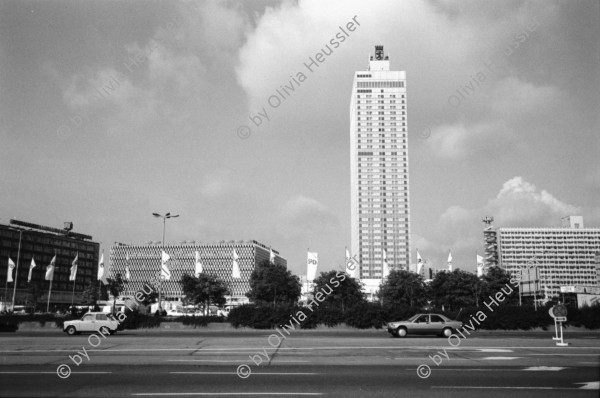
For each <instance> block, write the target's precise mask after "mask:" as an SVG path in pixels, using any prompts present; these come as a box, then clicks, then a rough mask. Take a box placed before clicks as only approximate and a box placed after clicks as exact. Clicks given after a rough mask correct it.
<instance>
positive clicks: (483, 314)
mask: <svg viewBox="0 0 600 398" xmlns="http://www.w3.org/2000/svg"><path fill="white" fill-rule="evenodd" d="M299 311H301V312H302V313H304V314H305V315H307V317H306V319H305V320H304V321H303V322H300V326H299V327H300V328H302V329H312V328H315V327H316V326H317V325H319V324H321V325H325V326H329V327H333V326H336V325H339V324H342V323H345V324H346V325H348V326H351V327H355V328H357V329H370V328H375V329H380V328H382V327H385V325H386V324H387V322H391V321H399V320H405V319H408V318H410V317H411V316H412V315H415V314H418V313H421V312H428V311H424V310H423V309H421V308H411V307H399V306H381V305H380V304H378V303H361V304H359V305H357V306H355V307H353V308H345V309H344V311H342V309H341V308H339V307H319V308H313V311H311V310H310V309H309V308H307V307H298V306H288V305H276V306H272V305H270V306H257V305H244V306H240V307H237V308H234V309H233V310H231V312H230V313H229V317H228V318H227V320H228V321H229V322H230V323H231V325H232V326H234V327H236V328H237V327H240V326H243V327H251V328H255V329H272V328H275V327H281V325H283V324H286V323H289V322H290V320H292V319H293V318H292V317H295V318H296V319H298V316H297V314H298V313H299ZM429 312H437V313H441V314H444V315H446V316H447V317H449V318H451V319H457V320H459V321H461V322H463V323H466V324H468V325H469V326H471V324H472V325H473V326H474V327H476V328H477V329H487V330H530V329H535V328H542V329H543V330H547V329H548V327H551V326H553V324H554V321H553V320H552V318H551V317H550V315H549V314H548V307H540V308H538V309H537V311H536V310H535V308H534V307H533V306H499V307H492V308H491V309H490V308H487V307H486V306H482V307H472V308H465V309H462V310H460V311H452V312H449V311H435V310H432V311H429ZM567 318H568V321H567V322H566V326H567V327H568V326H575V327H585V328H587V329H598V328H600V306H593V307H584V308H569V315H568V317H567ZM294 324H296V322H294ZM296 327H298V326H296Z"/></svg>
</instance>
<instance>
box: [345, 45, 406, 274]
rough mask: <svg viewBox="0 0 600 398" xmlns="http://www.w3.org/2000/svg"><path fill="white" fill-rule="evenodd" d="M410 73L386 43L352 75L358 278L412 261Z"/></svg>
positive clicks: (353, 217)
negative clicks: (394, 66) (398, 65)
mask: <svg viewBox="0 0 600 398" xmlns="http://www.w3.org/2000/svg"><path fill="white" fill-rule="evenodd" d="M406 113H407V111H406V72H404V71H393V70H390V60H389V56H388V55H385V54H384V51H383V46H375V55H374V56H370V57H369V64H368V69H367V70H366V71H357V72H355V75H354V83H353V86H352V98H351V103H350V163H351V190H352V192H351V223H352V225H351V233H352V237H351V250H352V253H353V255H358V258H359V259H360V271H359V275H357V276H358V277H359V278H360V279H380V278H382V277H385V275H383V274H384V266H383V263H384V261H386V262H387V265H388V267H389V269H390V270H393V269H408V266H409V264H410V247H409V242H410V212H409V189H408V187H409V184H408V141H407V140H408V137H407V121H406V119H407V116H406Z"/></svg>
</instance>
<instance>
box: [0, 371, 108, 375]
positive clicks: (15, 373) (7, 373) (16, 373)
mask: <svg viewBox="0 0 600 398" xmlns="http://www.w3.org/2000/svg"><path fill="white" fill-rule="evenodd" d="M111 373H112V372H71V373H70V374H91V375H93V374H95V375H105V374H111ZM0 374H3V375H20V374H36V375H44V374H56V371H54V372H17V371H13V372H0Z"/></svg>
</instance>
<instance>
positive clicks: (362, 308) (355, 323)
mask: <svg viewBox="0 0 600 398" xmlns="http://www.w3.org/2000/svg"><path fill="white" fill-rule="evenodd" d="M344 315H345V316H344V319H345V321H346V325H348V326H352V327H355V328H357V329H370V328H375V329H381V328H382V327H383V325H384V323H385V318H386V316H385V311H384V309H383V307H382V306H381V305H380V304H379V303H360V304H358V305H356V306H354V307H353V308H350V309H349V310H348V311H347V312H346V313H345V314H344Z"/></svg>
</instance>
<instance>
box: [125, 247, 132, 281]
mask: <svg viewBox="0 0 600 398" xmlns="http://www.w3.org/2000/svg"><path fill="white" fill-rule="evenodd" d="M130 279H131V272H130V271H129V252H127V253H125V280H126V281H128V280H130Z"/></svg>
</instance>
